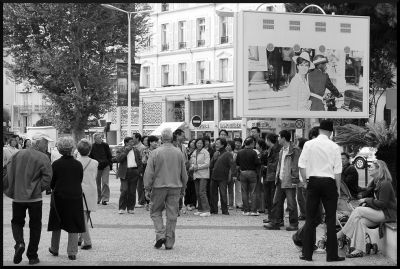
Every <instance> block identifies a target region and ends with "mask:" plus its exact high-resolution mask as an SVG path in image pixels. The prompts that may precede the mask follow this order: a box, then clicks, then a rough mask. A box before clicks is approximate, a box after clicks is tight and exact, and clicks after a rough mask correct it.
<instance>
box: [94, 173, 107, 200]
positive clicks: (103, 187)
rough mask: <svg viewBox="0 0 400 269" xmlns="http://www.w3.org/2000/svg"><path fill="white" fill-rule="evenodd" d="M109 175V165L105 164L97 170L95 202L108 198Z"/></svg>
mask: <svg viewBox="0 0 400 269" xmlns="http://www.w3.org/2000/svg"><path fill="white" fill-rule="evenodd" d="M109 176H110V166H106V167H105V168H104V169H103V170H97V177H96V184H97V202H100V201H104V202H108V201H109V200H110V187H109V186H108V185H109Z"/></svg>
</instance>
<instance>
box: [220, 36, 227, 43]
mask: <svg viewBox="0 0 400 269" xmlns="http://www.w3.org/2000/svg"><path fill="white" fill-rule="evenodd" d="M228 41H229V39H228V37H227V36H221V44H225V43H228Z"/></svg>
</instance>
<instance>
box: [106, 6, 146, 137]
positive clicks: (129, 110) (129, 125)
mask: <svg viewBox="0 0 400 269" xmlns="http://www.w3.org/2000/svg"><path fill="white" fill-rule="evenodd" d="M101 6H103V7H105V8H109V9H113V10H117V11H120V12H123V13H126V14H127V15H128V126H127V133H128V135H127V136H131V110H132V107H131V99H132V96H131V95H132V94H131V88H132V80H131V65H132V63H131V61H132V59H131V57H132V56H131V18H132V14H138V13H149V12H151V10H141V11H131V12H129V11H126V10H123V9H120V8H117V7H115V6H113V5H109V4H101Z"/></svg>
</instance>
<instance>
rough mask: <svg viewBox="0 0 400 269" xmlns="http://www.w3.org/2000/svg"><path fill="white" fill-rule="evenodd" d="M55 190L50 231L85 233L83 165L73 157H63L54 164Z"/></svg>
mask: <svg viewBox="0 0 400 269" xmlns="http://www.w3.org/2000/svg"><path fill="white" fill-rule="evenodd" d="M52 167H53V178H52V180H51V183H50V187H51V189H52V190H53V194H52V196H53V197H52V199H51V202H50V216H49V224H48V228H47V230H48V231H57V230H60V229H63V230H65V231H66V232H68V233H83V232H85V223H84V218H83V202H82V185H81V184H82V180H83V167H82V164H81V163H80V162H79V161H77V160H75V159H74V157H73V156H62V157H61V158H60V159H58V160H56V161H54V162H53V164H52Z"/></svg>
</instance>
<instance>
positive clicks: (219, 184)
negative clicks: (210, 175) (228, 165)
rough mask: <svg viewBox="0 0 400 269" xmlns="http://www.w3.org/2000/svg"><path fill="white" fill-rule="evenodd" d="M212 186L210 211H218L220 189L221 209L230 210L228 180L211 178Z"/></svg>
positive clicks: (224, 211)
mask: <svg viewBox="0 0 400 269" xmlns="http://www.w3.org/2000/svg"><path fill="white" fill-rule="evenodd" d="M210 181H211V183H210V186H211V195H210V196H211V203H210V212H211V213H215V214H217V213H218V189H219V196H220V198H221V211H222V213H226V212H228V182H227V181H225V180H221V181H219V180H218V181H217V180H214V179H211V180H210Z"/></svg>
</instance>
